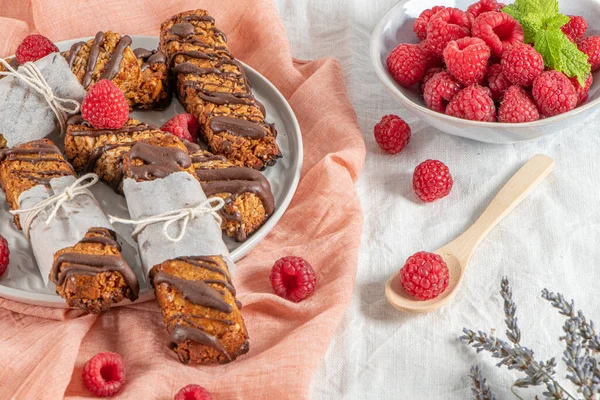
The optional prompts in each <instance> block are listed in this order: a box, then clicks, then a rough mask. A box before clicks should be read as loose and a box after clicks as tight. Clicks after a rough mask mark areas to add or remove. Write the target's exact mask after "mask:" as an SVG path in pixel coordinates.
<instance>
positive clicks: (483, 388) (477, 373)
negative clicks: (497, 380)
mask: <svg viewBox="0 0 600 400" xmlns="http://www.w3.org/2000/svg"><path fill="white" fill-rule="evenodd" d="M469 377H470V378H471V379H472V380H473V386H472V388H471V391H472V392H473V396H475V400H496V397H495V396H494V394H493V393H492V391H491V390H490V388H489V386H488V385H487V383H486V381H485V378H484V377H483V375H482V374H481V369H480V368H479V365H473V366H472V367H471V373H470V374H469Z"/></svg>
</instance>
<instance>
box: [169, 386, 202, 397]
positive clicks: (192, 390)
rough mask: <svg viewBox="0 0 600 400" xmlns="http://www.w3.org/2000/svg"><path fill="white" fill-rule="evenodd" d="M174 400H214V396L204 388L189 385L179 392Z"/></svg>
mask: <svg viewBox="0 0 600 400" xmlns="http://www.w3.org/2000/svg"><path fill="white" fill-rule="evenodd" d="M173 400H212V396H211V395H210V393H208V390H206V389H204V388H203V387H202V386H199V385H187V386H185V387H183V388H181V390H180V391H179V392H177V394H176V395H175V398H174V399H173Z"/></svg>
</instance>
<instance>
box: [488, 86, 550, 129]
mask: <svg viewBox="0 0 600 400" xmlns="http://www.w3.org/2000/svg"><path fill="white" fill-rule="evenodd" d="M538 119H540V113H539V112H538V109H537V107H536V106H535V103H534V102H533V100H532V99H531V97H530V96H529V94H527V92H526V91H525V89H523V88H522V87H520V86H516V85H513V86H511V87H509V88H508V90H507V91H506V93H505V94H504V99H503V100H502V104H500V108H499V109H498V122H510V123H517V122H531V121H537V120H538Z"/></svg>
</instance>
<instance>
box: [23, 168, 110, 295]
mask: <svg viewBox="0 0 600 400" xmlns="http://www.w3.org/2000/svg"><path fill="white" fill-rule="evenodd" d="M75 180H76V178H75V177H73V176H62V177H60V178H55V179H52V180H51V181H50V186H51V188H50V189H48V188H47V187H45V186H44V185H38V186H35V187H33V188H31V189H29V190H27V191H26V192H23V193H21V196H19V208H21V209H26V208H31V207H34V206H35V205H36V204H39V203H40V202H41V201H43V200H45V199H47V198H48V197H51V196H54V195H55V194H59V193H63V192H64V191H65V189H66V188H67V187H69V186H71V185H72V184H73V182H75ZM51 211H52V209H51V207H48V208H47V209H46V210H44V211H42V212H41V213H40V214H39V215H38V216H37V217H36V218H35V219H34V220H33V221H32V223H31V228H30V231H29V232H30V242H31V247H32V249H33V254H34V256H35V259H36V260H37V264H38V267H39V269H40V273H41V274H42V278H43V279H44V283H45V284H46V286H48V288H53V287H54V283H52V282H50V281H49V279H48V275H49V274H50V270H51V269H52V264H53V263H54V254H55V253H56V252H57V251H58V250H61V249H64V248H65V247H70V246H74V245H75V244H77V243H78V242H79V241H80V240H81V239H83V237H84V236H85V234H86V233H87V231H88V230H89V229H90V228H108V229H112V226H111V224H110V222H109V221H108V218H107V217H106V215H105V214H104V212H103V211H102V210H101V209H100V206H99V205H98V202H97V201H96V199H95V198H94V196H93V195H92V194H91V192H90V194H89V196H88V195H84V194H82V195H79V196H77V197H75V198H74V199H73V200H71V201H67V202H64V203H63V205H62V207H61V208H60V209H59V210H58V213H57V214H56V218H54V219H53V220H52V221H51V222H50V223H49V224H48V225H46V219H47V218H48V215H50V212H51ZM27 215H28V214H21V216H20V218H21V221H25V218H27Z"/></svg>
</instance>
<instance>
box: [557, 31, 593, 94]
mask: <svg viewBox="0 0 600 400" xmlns="http://www.w3.org/2000/svg"><path fill="white" fill-rule="evenodd" d="M561 53H562V56H563V57H562V59H563V62H564V69H562V70H561V72H563V73H565V74H566V75H567V76H568V77H570V78H572V77H574V76H576V77H577V81H579V84H580V85H581V86H582V87H583V86H584V85H585V80H586V79H587V77H588V75H589V74H590V72H591V71H592V66H591V65H590V63H589V61H588V56H587V55H586V54H584V53H582V52H581V51H579V49H578V48H577V45H575V43H573V42H571V41H570V40H569V39H567V38H566V37H565V39H564V46H563V48H562V49H561Z"/></svg>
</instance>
